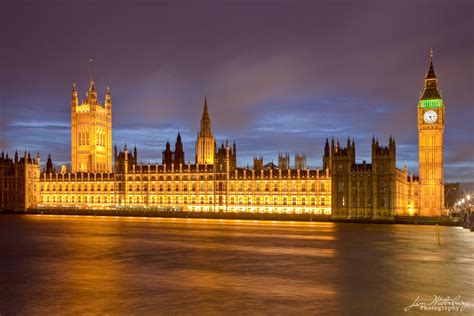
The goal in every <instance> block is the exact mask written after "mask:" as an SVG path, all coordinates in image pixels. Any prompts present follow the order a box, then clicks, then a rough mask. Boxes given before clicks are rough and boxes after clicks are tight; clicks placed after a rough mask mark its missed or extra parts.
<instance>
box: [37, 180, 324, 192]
mask: <svg viewBox="0 0 474 316" xmlns="http://www.w3.org/2000/svg"><path fill="white" fill-rule="evenodd" d="M119 184H120V185H122V183H119ZM216 184H217V187H216V190H219V191H225V190H226V186H225V183H223V182H219V183H216ZM128 188H129V190H132V191H139V190H140V188H142V190H143V191H147V190H148V184H146V183H143V184H140V183H136V182H135V183H133V184H129V186H128ZM196 188H199V190H200V191H207V190H213V189H214V183H199V185H196V184H195V183H192V184H191V183H186V182H185V183H181V184H175V185H172V184H167V185H166V186H165V185H164V184H161V183H160V184H159V185H156V184H152V185H151V186H150V190H151V191H164V190H166V191H183V190H184V191H187V190H188V189H189V190H191V191H196ZM112 189H113V183H109V184H92V183H89V184H84V183H82V184H79V183H76V184H71V183H69V184H57V185H56V184H42V185H41V190H42V191H50V190H51V191H56V190H57V191H86V190H88V191H111V190H112ZM318 189H319V191H320V192H326V190H327V189H329V188H327V185H326V183H324V182H322V183H320V184H319V185H317V183H314V182H313V183H311V184H310V185H308V184H306V185H305V183H302V184H301V185H300V184H296V183H292V185H291V186H288V185H287V184H286V183H280V184H277V183H275V184H274V185H273V186H270V184H269V183H268V182H267V183H265V184H263V183H261V184H260V185H259V184H254V185H250V183H249V184H247V185H244V184H242V183H239V184H237V185H235V184H233V183H231V184H230V186H229V190H230V191H231V192H243V191H248V192H252V191H255V192H270V191H274V192H277V191H292V192H296V191H303V192H306V191H312V192H317V191H318Z"/></svg>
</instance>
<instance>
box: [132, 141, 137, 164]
mask: <svg viewBox="0 0 474 316" xmlns="http://www.w3.org/2000/svg"><path fill="white" fill-rule="evenodd" d="M137 163H138V152H137V145H135V146H133V164H134V165H136V164H137Z"/></svg>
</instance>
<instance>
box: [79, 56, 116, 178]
mask: <svg viewBox="0 0 474 316" xmlns="http://www.w3.org/2000/svg"><path fill="white" fill-rule="evenodd" d="M91 62H92V60H91ZM71 157H72V166H71V169H72V172H112V99H111V95H110V89H109V88H108V87H107V89H106V92H105V104H104V105H102V104H101V103H100V101H98V100H97V92H96V90H95V86H94V81H93V80H92V72H91V74H90V81H89V91H88V93H86V100H85V101H84V102H82V101H81V104H80V105H79V101H78V97H77V89H76V85H75V84H74V86H73V89H72V99H71Z"/></svg>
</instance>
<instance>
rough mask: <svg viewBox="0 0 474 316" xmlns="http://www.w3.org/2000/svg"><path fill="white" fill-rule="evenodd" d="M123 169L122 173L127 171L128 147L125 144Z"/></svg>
mask: <svg viewBox="0 0 474 316" xmlns="http://www.w3.org/2000/svg"><path fill="white" fill-rule="evenodd" d="M123 171H124V173H128V149H127V144H125V146H123Z"/></svg>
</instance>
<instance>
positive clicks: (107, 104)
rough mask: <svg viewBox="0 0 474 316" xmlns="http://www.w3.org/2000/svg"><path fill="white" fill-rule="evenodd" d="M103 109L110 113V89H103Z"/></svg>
mask: <svg viewBox="0 0 474 316" xmlns="http://www.w3.org/2000/svg"><path fill="white" fill-rule="evenodd" d="M105 109H106V110H107V112H108V113H111V112H112V96H111V95H110V88H109V87H107V88H106V89H105Z"/></svg>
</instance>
